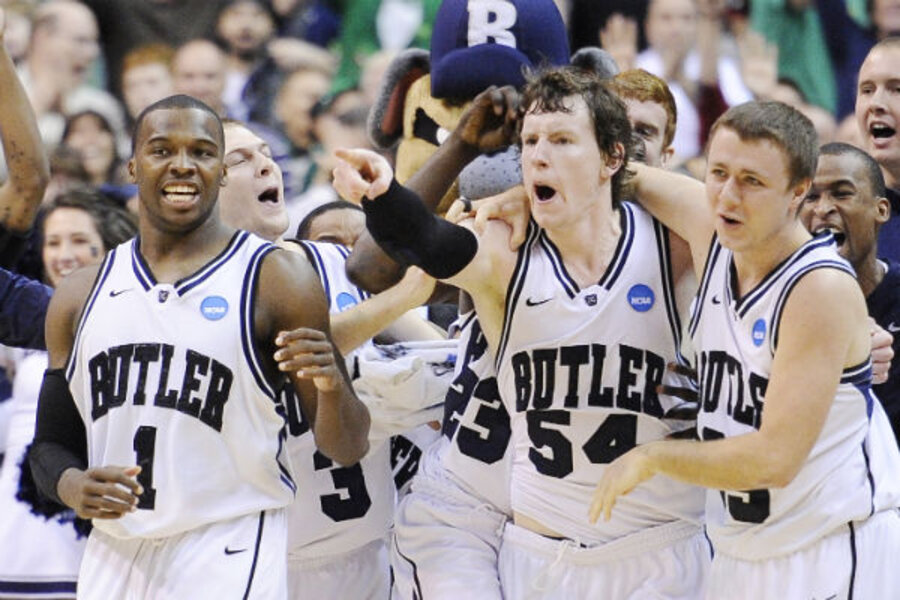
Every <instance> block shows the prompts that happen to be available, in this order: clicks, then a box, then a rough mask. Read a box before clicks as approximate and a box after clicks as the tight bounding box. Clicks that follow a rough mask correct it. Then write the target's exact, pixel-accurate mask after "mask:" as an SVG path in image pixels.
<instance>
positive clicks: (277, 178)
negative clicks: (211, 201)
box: [219, 123, 289, 241]
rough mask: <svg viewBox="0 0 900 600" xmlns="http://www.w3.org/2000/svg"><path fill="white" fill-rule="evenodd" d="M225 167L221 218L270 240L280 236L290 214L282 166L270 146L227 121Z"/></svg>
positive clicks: (243, 128) (245, 129) (220, 207)
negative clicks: (226, 173) (287, 208)
mask: <svg viewBox="0 0 900 600" xmlns="http://www.w3.org/2000/svg"><path fill="white" fill-rule="evenodd" d="M225 166H226V167H227V168H228V180H227V183H226V185H225V186H224V187H223V188H222V191H221V193H220V194H219V211H220V214H221V216H222V220H223V221H224V222H225V223H227V224H229V225H231V226H232V227H237V228H239V229H246V230H247V231H252V232H253V233H255V234H257V235H259V236H260V237H263V238H266V239H267V240H272V241H274V240H276V239H278V238H279V237H281V235H282V234H283V233H284V232H285V231H286V230H287V228H288V224H289V223H288V215H287V210H286V209H285V205H284V188H283V185H282V179H281V169H280V168H279V167H278V165H277V164H276V163H275V161H274V160H272V151H271V150H270V149H269V145H268V144H266V143H265V142H264V141H263V140H262V139H261V138H259V137H258V136H257V135H256V134H254V133H253V132H252V131H250V130H249V129H247V128H246V127H243V126H242V125H237V124H233V123H232V124H226V125H225Z"/></svg>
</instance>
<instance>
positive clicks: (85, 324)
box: [66, 231, 296, 598]
mask: <svg viewBox="0 0 900 600" xmlns="http://www.w3.org/2000/svg"><path fill="white" fill-rule="evenodd" d="M273 250H275V247H274V246H273V245H272V244H270V243H268V242H266V241H264V240H262V239H260V238H258V237H256V236H254V235H252V234H250V233H247V232H243V231H238V232H235V234H234V236H233V237H232V239H231V240H230V242H229V243H228V245H227V246H226V247H225V248H224V249H223V250H222V252H221V253H220V254H219V255H218V256H216V257H215V258H213V259H212V260H211V261H209V262H208V263H207V264H206V265H205V266H204V267H203V268H201V269H200V270H198V271H197V272H196V273H194V274H193V275H191V276H189V277H186V278H184V279H182V280H180V281H178V282H176V283H175V284H169V283H159V282H157V281H156V279H155V277H154V275H153V273H152V272H151V270H150V268H149V266H148V265H147V263H146V262H145V260H144V258H143V256H142V255H141V253H140V247H139V240H138V239H134V240H131V241H129V242H126V243H124V244H122V245H120V246H118V247H117V248H115V249H113V250H112V251H111V252H110V253H109V254H108V255H107V257H106V259H105V260H104V262H103V263H102V265H101V267H100V270H99V274H98V277H97V280H96V282H95V284H94V287H93V289H92V290H91V293H90V295H89V297H88V299H87V301H86V304H85V308H84V311H83V315H82V317H81V320H80V323H79V325H78V329H77V333H76V337H75V342H74V345H73V349H72V353H71V355H70V358H69V363H68V365H67V369H66V374H67V377H68V379H69V382H70V388H71V391H72V395H73V397H74V399H75V403H76V406H77V408H78V410H79V412H80V413H81V416H82V418H83V419H84V422H85V427H86V429H87V438H88V439H87V450H88V463H89V466H90V467H97V466H104V465H132V464H137V465H140V466H141V467H142V471H141V473H140V474H139V476H138V481H139V483H140V484H141V485H142V486H143V488H144V493H143V494H142V495H141V497H140V499H139V503H138V505H137V510H136V511H135V512H132V513H128V514H125V515H123V516H122V517H121V518H119V519H115V520H104V519H96V520H94V531H93V533H92V534H91V536H90V538H89V541H88V546H87V550H86V551H85V556H84V560H83V563H82V569H81V574H80V578H79V581H80V589H79V597H84V598H94V597H98V598H112V597H115V598H127V597H130V595H131V594H137V595H140V596H142V597H143V596H146V597H159V598H169V597H200V596H203V597H225V596H228V595H230V594H233V593H234V590H236V589H241V590H245V591H246V594H247V597H254V598H255V597H260V598H273V597H274V598H277V597H283V596H284V595H285V593H286V590H285V577H284V573H285V561H284V553H285V548H286V545H285V543H286V527H285V517H284V511H283V510H282V509H283V507H285V506H286V505H287V504H288V503H289V502H291V501H292V500H293V497H294V492H295V491H296V484H295V483H294V481H293V478H292V475H291V471H290V468H289V463H288V461H287V457H286V456H285V452H284V451H283V445H284V440H285V438H284V424H285V423H284V418H283V416H282V413H283V409H282V407H281V405H280V403H279V399H278V397H277V393H276V392H277V387H278V383H276V382H274V381H270V380H269V379H268V378H267V377H266V374H265V373H264V371H263V369H262V367H261V365H262V363H261V360H260V357H259V356H258V355H257V349H256V344H255V335H254V331H253V316H254V308H255V293H254V290H255V288H256V286H257V280H258V277H259V271H260V265H261V263H262V261H263V259H264V257H265V256H266V254H267V253H269V252H271V251H273ZM198 572H200V573H203V577H198V576H197V573H198ZM262 573H264V574H265V576H261V574H262Z"/></svg>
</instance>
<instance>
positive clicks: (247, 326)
mask: <svg viewBox="0 0 900 600" xmlns="http://www.w3.org/2000/svg"><path fill="white" fill-rule="evenodd" d="M273 250H275V246H273V245H272V244H265V245H263V246H260V247H259V248H257V249H256V251H255V252H254V253H253V256H252V257H251V258H250V261H249V262H248V264H247V272H246V274H245V275H244V283H243V285H242V287H241V312H240V315H241V349H242V350H243V352H244V358H245V359H246V360H247V366H248V367H249V368H250V372H251V373H253V378H254V379H255V380H256V385H257V386H259V389H260V390H262V392H263V393H264V394H265V395H266V396H268V397H269V398H271V399H272V401H273V402H276V403H277V402H278V397H277V396H276V394H275V391H274V389H273V388H272V386H270V385H269V382H268V381H266V378H265V376H264V375H263V370H262V367H261V366H260V361H259V356H258V354H257V348H256V343H255V339H254V336H253V314H254V307H255V299H254V297H253V296H254V294H253V290H254V289H256V285H257V281H258V279H259V271H260V264H261V263H262V259H263V257H264V256H265V255H266V254H268V253H269V252H271V251H273Z"/></svg>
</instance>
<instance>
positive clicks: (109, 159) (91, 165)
mask: <svg viewBox="0 0 900 600" xmlns="http://www.w3.org/2000/svg"><path fill="white" fill-rule="evenodd" d="M63 142H64V143H65V144H66V145H67V146H69V147H71V148H74V149H75V150H77V151H78V153H79V154H80V155H81V162H82V164H83V165H84V169H85V171H87V173H88V175H89V176H90V179H91V183H93V184H94V185H100V184H103V183H107V179H108V177H109V175H110V170H111V169H112V167H113V165H114V164H115V162H116V142H115V138H114V137H113V134H112V132H111V131H110V130H109V127H108V126H107V125H105V124H104V123H103V121H102V120H101V119H100V117H98V116H97V115H94V114H91V113H86V114H82V115H79V116H77V117H75V118H74V119H72V121H71V122H70V123H69V126H68V132H67V134H66V137H65V139H64V140H63Z"/></svg>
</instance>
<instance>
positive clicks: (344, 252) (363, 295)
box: [334, 244, 372, 300]
mask: <svg viewBox="0 0 900 600" xmlns="http://www.w3.org/2000/svg"><path fill="white" fill-rule="evenodd" d="M334 249H335V250H337V251H338V254H340V255H341V256H342V257H343V258H344V263H346V262H347V259H348V258H350V248H348V247H347V246H344V245H342V244H335V245H334ZM348 281H349V278H348ZM354 287H355V288H356V293H357V295H359V299H360V300H368V299H369V298H371V297H372V294H370V293H369V292H367V291H366V290H364V289H362V288H361V287H359V286H354Z"/></svg>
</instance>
